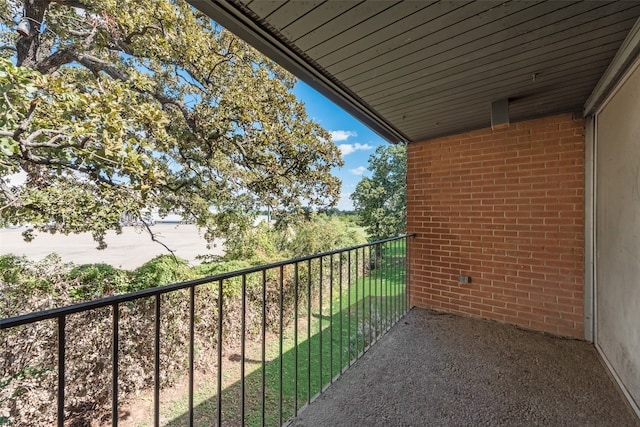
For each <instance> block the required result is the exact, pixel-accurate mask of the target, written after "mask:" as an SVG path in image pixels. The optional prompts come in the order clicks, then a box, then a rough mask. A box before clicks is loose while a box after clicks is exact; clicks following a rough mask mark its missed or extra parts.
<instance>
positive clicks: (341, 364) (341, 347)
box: [338, 253, 344, 373]
mask: <svg viewBox="0 0 640 427" xmlns="http://www.w3.org/2000/svg"><path fill="white" fill-rule="evenodd" d="M338 257H339V260H340V272H339V274H340V280H339V286H340V294H339V297H340V369H339V371H338V372H340V373H341V372H342V368H343V367H344V364H343V362H342V352H343V347H344V346H343V342H342V341H343V337H342V335H343V332H342V313H343V311H342V253H340V254H338Z"/></svg>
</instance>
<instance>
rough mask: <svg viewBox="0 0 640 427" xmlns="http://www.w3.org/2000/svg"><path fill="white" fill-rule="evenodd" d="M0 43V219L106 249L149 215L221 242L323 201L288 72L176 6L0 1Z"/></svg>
mask: <svg viewBox="0 0 640 427" xmlns="http://www.w3.org/2000/svg"><path fill="white" fill-rule="evenodd" d="M21 21H22V22H21ZM19 23H20V24H19ZM27 24H28V25H27ZM29 27H30V28H29ZM16 29H18V32H17V31H16ZM0 47H1V49H0V55H1V56H2V57H0V85H1V86H2V92H3V96H2V97H0V222H1V223H2V224H0V225H5V224H7V223H23V224H25V223H28V224H31V225H32V226H33V229H32V230H30V231H29V232H28V233H27V234H26V235H25V237H26V238H33V231H45V230H53V231H59V232H62V233H72V232H73V233H75V232H83V231H91V232H92V233H93V236H94V239H95V240H96V241H98V242H100V244H101V246H104V236H105V232H106V230H109V229H115V230H120V225H119V220H120V218H121V217H122V215H123V214H125V213H127V214H129V215H133V216H137V217H142V212H143V211H149V210H158V211H159V212H160V214H166V213H169V212H176V213H180V214H182V215H184V216H186V217H188V218H189V219H191V220H193V221H195V222H196V223H197V224H198V226H200V227H203V228H204V229H206V237H207V238H209V239H213V238H214V237H219V236H222V237H225V236H226V237H230V236H233V235H234V234H235V233H241V232H242V230H243V229H245V228H246V227H248V226H249V225H250V224H252V220H251V218H250V215H249V214H250V213H253V212H256V211H257V210H259V209H261V208H264V206H269V207H270V208H271V209H279V210H283V211H284V210H291V209H293V208H296V207H299V206H301V205H302V204H303V203H304V204H308V205H311V206H317V207H326V206H332V205H334V204H335V202H336V201H337V198H338V194H339V191H340V188H339V187H340V181H339V180H338V179H337V178H336V177H334V176H332V175H331V173H330V170H331V168H332V167H336V166H341V165H342V161H341V159H340V155H339V151H338V150H337V148H336V147H335V145H333V144H332V143H331V139H330V136H329V134H328V133H327V132H326V131H325V130H324V129H322V128H321V127H320V126H319V125H318V124H317V123H315V122H313V121H312V120H310V119H309V118H308V117H307V114H306V111H305V108H304V105H303V104H302V103H300V102H299V101H298V100H297V99H296V98H295V96H294V95H293V93H292V91H291V90H292V88H293V87H294V85H295V83H296V80H295V79H294V78H293V77H292V76H291V75H290V74H289V73H287V72H286V71H284V70H283V69H282V68H280V67H279V66H277V65H276V64H275V63H273V62H272V61H270V60H269V59H267V58H265V57H263V56H262V55H260V54H259V53H258V52H257V51H255V50H254V49H253V48H251V47H250V46H248V45H247V44H246V43H244V42H243V41H241V40H239V39H238V38H236V37H235V36H234V35H232V34H231V33H229V32H228V31H226V30H224V29H223V28H221V27H220V26H218V25H217V24H215V23H213V22H212V21H211V20H210V19H209V18H208V17H206V16H205V15H203V14H201V13H200V12H198V11H197V10H195V9H193V8H192V7H191V6H189V5H187V4H186V3H185V2H184V1H182V0H153V1H150V0H127V1H121V0H24V2H22V1H20V0H0ZM16 173H22V174H23V175H26V182H24V183H18V184H16V183H15V182H14V183H10V181H9V179H8V177H9V176H10V175H12V174H16Z"/></svg>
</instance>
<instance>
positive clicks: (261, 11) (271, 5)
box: [247, 0, 285, 19]
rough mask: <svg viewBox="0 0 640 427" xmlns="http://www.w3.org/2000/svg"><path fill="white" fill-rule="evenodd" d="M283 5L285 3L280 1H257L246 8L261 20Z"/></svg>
mask: <svg viewBox="0 0 640 427" xmlns="http://www.w3.org/2000/svg"><path fill="white" fill-rule="evenodd" d="M284 5H285V3H284V2H282V1H281V0H280V1H278V0H259V1H252V2H251V3H249V4H247V7H248V8H249V9H250V10H252V11H253V12H254V13H255V14H256V15H258V16H259V17H261V18H262V19H266V18H267V17H268V16H269V15H270V14H272V13H273V12H274V11H276V10H277V9H278V8H280V7H282V6H284Z"/></svg>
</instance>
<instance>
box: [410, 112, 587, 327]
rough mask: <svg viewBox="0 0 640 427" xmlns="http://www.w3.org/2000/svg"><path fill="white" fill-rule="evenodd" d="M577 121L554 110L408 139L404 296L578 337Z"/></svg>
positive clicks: (580, 178)
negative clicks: (495, 126)
mask: <svg viewBox="0 0 640 427" xmlns="http://www.w3.org/2000/svg"><path fill="white" fill-rule="evenodd" d="M583 127H584V125H583V121H582V118H581V117H580V116H579V115H575V116H574V115H572V114H562V115H557V116H553V117H547V118H544V119H539V120H532V121H527V122H521V123H514V124H511V126H510V127H508V128H507V129H501V130H492V129H483V130H478V131H473V132H468V133H464V134H460V135H455V136H449V137H444V138H439V139H434V140H430V141H424V142H420V143H413V144H409V146H408V156H407V159H408V160H407V162H408V164H407V211H408V212H407V213H408V220H407V230H408V232H410V233H417V236H416V238H415V239H411V240H410V241H411V243H410V244H411V246H410V248H411V249H410V266H411V277H410V280H411V282H410V283H411V289H410V292H411V304H412V305H415V306H419V307H426V308H432V309H435V310H441V311H447V312H453V313H458V314H465V315H471V316H477V317H484V318H489V319H495V320H498V321H501V322H507V323H513V324H516V325H520V326H523V327H526V328H530V329H536V330H542V331H547V332H551V333H555V334H559V335H567V336H574V337H582V336H583V286H584V270H583V269H584V259H583V257H584V134H583ZM459 275H468V276H471V278H472V283H471V284H460V283H458V276H459Z"/></svg>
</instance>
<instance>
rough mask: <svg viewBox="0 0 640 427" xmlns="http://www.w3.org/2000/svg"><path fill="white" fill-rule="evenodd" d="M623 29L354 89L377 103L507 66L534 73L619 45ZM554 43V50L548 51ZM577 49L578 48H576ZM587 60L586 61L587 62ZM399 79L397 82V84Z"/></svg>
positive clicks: (591, 32) (464, 79) (604, 30)
mask: <svg viewBox="0 0 640 427" xmlns="http://www.w3.org/2000/svg"><path fill="white" fill-rule="evenodd" d="M626 31H627V30H626V29H618V28H612V27H607V28H606V29H601V30H595V31H587V33H586V34H585V35H584V37H585V38H582V37H575V38H567V39H565V40H563V41H562V42H560V43H556V44H553V45H551V44H550V45H547V46H538V47H536V48H533V49H519V50H518V51H519V53H515V52H516V51H515V50H509V51H507V52H506V53H510V54H511V55H506V56H505V55H502V54H501V55H500V57H498V58H494V60H493V61H492V60H491V57H488V58H487V61H478V65H477V67H473V68H472V67H469V66H468V64H467V66H466V67H465V64H464V63H463V64H458V65H456V66H452V67H451V68H450V69H449V73H447V72H446V71H447V70H446V69H443V70H442V71H440V72H438V73H435V74H432V75H427V76H419V78H417V79H408V78H407V80H406V81H405V79H399V80H395V81H393V82H390V83H381V84H380V85H379V86H378V88H377V90H374V89H375V88H372V89H370V90H367V91H360V90H357V92H358V93H359V94H360V96H361V97H362V98H363V99H366V100H367V102H370V103H372V104H377V103H380V102H390V101H392V100H393V99H394V98H396V99H400V98H404V97H405V96H411V95H414V94H416V88H417V87H420V88H421V90H425V91H426V90H436V89H437V88H438V87H441V86H443V85H446V84H448V83H450V82H452V81H458V82H467V81H470V80H473V79H474V78H476V76H477V75H478V74H479V73H486V72H495V73H500V72H504V70H505V69H507V68H510V67H517V68H518V69H520V68H526V67H533V68H536V67H535V65H536V64H539V67H537V68H539V69H538V70H536V71H534V72H539V73H542V72H544V66H546V64H547V63H548V62H550V61H551V62H553V61H562V60H563V58H567V57H569V56H571V57H573V56H575V55H580V52H584V55H587V56H588V52H585V51H586V50H588V49H598V48H599V47H601V46H602V45H610V44H612V43H613V44H615V45H619V44H620V43H621V42H622V40H624V37H625V35H626ZM552 46H553V48H554V49H553V50H549V48H551V47H552ZM578 49H580V50H578ZM587 62H588V61H587ZM396 82H398V84H396Z"/></svg>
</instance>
